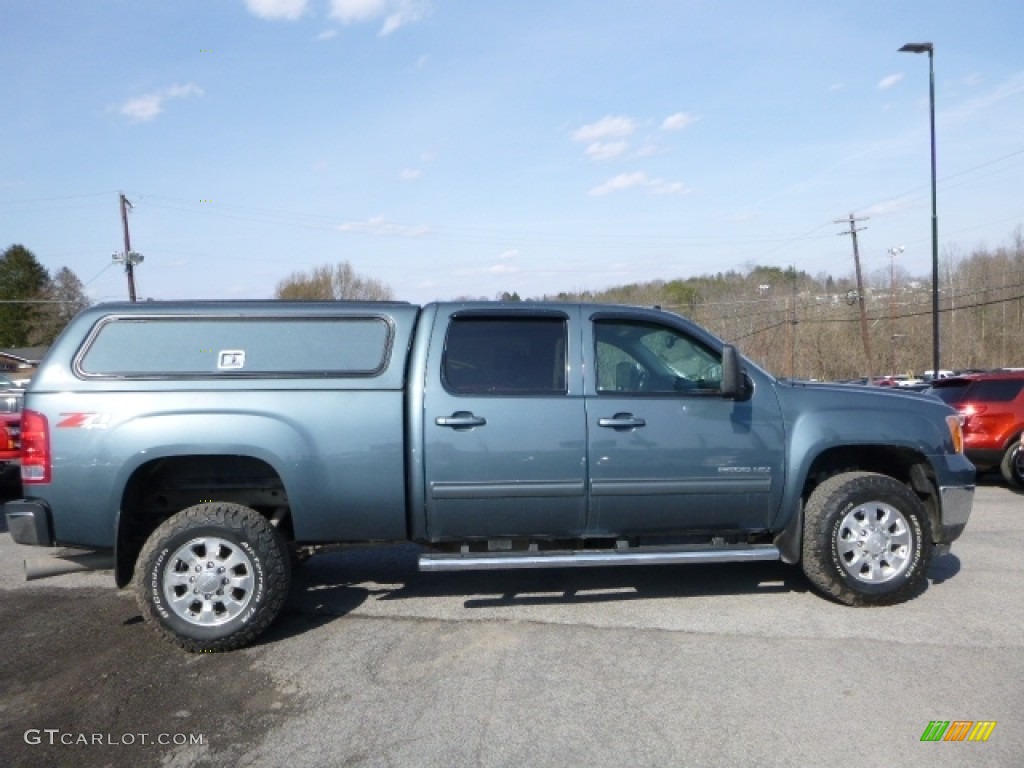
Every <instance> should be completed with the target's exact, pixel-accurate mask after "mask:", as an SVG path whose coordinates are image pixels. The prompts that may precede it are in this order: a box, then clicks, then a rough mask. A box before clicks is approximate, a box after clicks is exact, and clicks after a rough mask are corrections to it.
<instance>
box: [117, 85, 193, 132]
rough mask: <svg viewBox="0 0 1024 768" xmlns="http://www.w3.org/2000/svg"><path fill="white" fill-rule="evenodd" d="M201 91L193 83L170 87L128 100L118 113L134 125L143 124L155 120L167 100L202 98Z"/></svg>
mask: <svg viewBox="0 0 1024 768" xmlns="http://www.w3.org/2000/svg"><path fill="white" fill-rule="evenodd" d="M202 95H203V89H202V88H200V87H199V86H198V85H196V84H195V83H186V84H185V85H172V86H170V87H168V88H164V89H163V90H160V91H157V92H155V93H147V94H145V95H143V96H137V97H136V98H134V99H129V100H128V101H126V102H125V103H124V104H122V105H121V107H120V108H119V109H118V111H119V112H120V113H121V114H122V115H124V116H125V117H127V118H128V119H129V120H131V121H132V122H135V123H144V122H148V121H150V120H153V119H154V118H156V116H157V115H159V114H160V113H161V112H163V110H164V102H165V101H167V100H168V99H187V98H189V97H190V96H202Z"/></svg>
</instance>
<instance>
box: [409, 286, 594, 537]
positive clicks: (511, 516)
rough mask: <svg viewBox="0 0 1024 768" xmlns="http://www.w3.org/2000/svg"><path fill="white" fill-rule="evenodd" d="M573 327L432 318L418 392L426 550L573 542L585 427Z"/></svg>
mask: <svg viewBox="0 0 1024 768" xmlns="http://www.w3.org/2000/svg"><path fill="white" fill-rule="evenodd" d="M491 306H492V307H493V305H491ZM578 315H579V310H578V308H575V307H567V308H566V309H564V310H562V309H534V310H530V309H522V310H517V309H510V308H507V307H506V308H486V305H484V306H481V305H475V306H473V305H466V306H461V307H448V308H442V309H439V311H438V315H437V318H436V321H435V323H434V327H433V331H432V333H431V339H430V352H429V356H428V360H427V374H426V381H425V382H424V392H423V407H424V414H423V420H422V429H423V433H424V434H423V445H424V456H423V467H424V474H425V478H424V479H425V488H424V491H425V498H424V503H425V506H426V510H427V525H426V529H427V530H426V533H427V536H428V538H430V539H432V540H440V539H466V538H474V537H481V538H482V537H487V538H506V537H507V538H516V537H524V538H526V537H566V536H576V535H579V534H580V533H581V532H582V530H583V527H584V525H585V521H586V494H585V488H586V483H585V480H586V461H585V459H586V440H585V438H584V432H585V429H586V424H585V419H584V408H583V396H582V377H581V375H580V371H579V365H578V363H574V361H579V360H580V349H579V339H578V330H577V334H576V338H575V339H574V338H572V335H571V334H570V328H577V329H578V327H579V326H578V319H577V320H575V321H574V319H573V316H575V318H578Z"/></svg>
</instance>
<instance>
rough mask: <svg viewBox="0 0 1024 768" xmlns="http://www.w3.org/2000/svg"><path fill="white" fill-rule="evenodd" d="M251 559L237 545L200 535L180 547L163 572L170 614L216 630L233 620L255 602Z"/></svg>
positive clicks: (164, 588)
mask: <svg viewBox="0 0 1024 768" xmlns="http://www.w3.org/2000/svg"><path fill="white" fill-rule="evenodd" d="M254 583H255V577H254V568H253V564H252V560H251V559H250V558H249V556H248V555H247V554H246V553H245V551H244V550H243V549H242V548H241V547H240V546H239V545H238V544H236V543H235V542H233V541H228V540H226V539H222V538H220V537H217V536H199V537H196V538H194V539H192V540H190V541H189V542H188V543H186V544H183V545H182V546H180V547H179V548H178V549H177V551H175V553H174V554H173V555H171V558H170V561H169V562H168V564H167V567H166V568H165V569H164V572H163V591H164V597H165V598H166V600H167V605H168V606H169V607H170V609H171V611H173V613H174V614H175V615H176V616H178V617H179V618H181V619H184V620H185V621H187V622H188V623H190V624H196V625H198V626H203V627H216V626H219V625H221V624H224V623H226V622H228V621H231V620H232V619H233V618H235V617H236V616H238V614H240V613H241V612H242V611H244V610H245V609H246V607H247V606H248V605H249V603H250V601H251V600H252V595H253V585H254Z"/></svg>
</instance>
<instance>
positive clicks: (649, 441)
mask: <svg viewBox="0 0 1024 768" xmlns="http://www.w3.org/2000/svg"><path fill="white" fill-rule="evenodd" d="M590 319H591V322H590V323H588V324H587V330H586V332H585V337H584V344H585V348H586V355H587V358H586V359H587V361H588V363H589V362H590V361H591V360H593V364H592V365H590V366H589V369H588V371H587V373H586V376H585V385H586V392H587V398H586V399H587V426H588V441H589V444H588V453H589V466H590V477H589V482H590V515H589V519H588V526H587V527H588V532H590V533H591V534H593V535H620V534H621V535H628V534H651V535H671V534H678V533H688V532H694V531H707V530H712V531H713V530H751V529H759V528H764V527H767V525H768V524H769V522H770V521H771V520H772V519H773V517H774V514H775V511H776V510H777V508H778V504H779V500H780V498H781V493H782V486H783V479H784V478H783V463H784V454H785V449H784V440H783V433H782V419H781V415H780V409H779V405H778V401H777V399H776V397H775V394H774V392H773V391H771V388H770V387H768V386H765V387H763V388H760V389H759V388H755V389H754V391H753V392H752V394H751V395H750V396H749V397H743V398H740V399H729V398H725V397H723V396H722V392H721V383H722V356H721V352H720V344H718V343H717V342H716V341H715V340H713V339H711V338H710V337H705V335H704V334H701V333H700V332H699V331H698V330H697V329H695V328H691V327H689V325H688V324H686V323H685V321H683V320H682V318H678V319H676V318H671V317H670V316H667V315H665V314H664V313H651V315H650V316H640V315H637V314H630V313H626V312H615V311H607V312H603V311H599V312H595V313H594V314H593V315H592V316H591V318H590ZM677 320H678V321H677Z"/></svg>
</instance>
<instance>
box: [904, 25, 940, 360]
mask: <svg viewBox="0 0 1024 768" xmlns="http://www.w3.org/2000/svg"><path fill="white" fill-rule="evenodd" d="M900 52H902V53H927V54H928V116H929V123H930V125H931V149H932V376H933V377H934V378H936V379H937V378H939V371H940V370H941V368H940V367H939V216H938V212H937V209H936V205H935V64H934V57H935V46H933V45H932V44H931V43H907V44H906V45H904V46H903V47H902V48H900Z"/></svg>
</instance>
